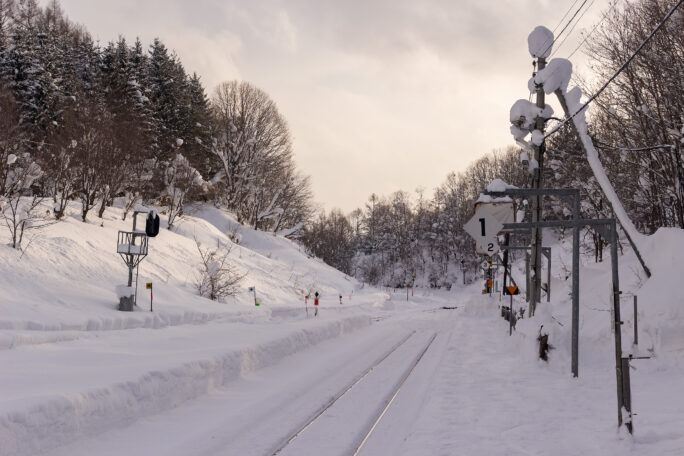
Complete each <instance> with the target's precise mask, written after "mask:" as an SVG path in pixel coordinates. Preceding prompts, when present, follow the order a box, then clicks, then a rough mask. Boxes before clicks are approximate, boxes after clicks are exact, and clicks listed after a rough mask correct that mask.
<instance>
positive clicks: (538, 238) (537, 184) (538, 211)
mask: <svg viewBox="0 0 684 456" xmlns="http://www.w3.org/2000/svg"><path fill="white" fill-rule="evenodd" d="M544 68H546V59H545V58H544V57H539V58H538V59H537V72H539V71H541V70H543V69H544ZM544 106H545V100H544V87H542V86H541V84H540V85H539V86H538V87H537V107H538V108H540V109H544ZM535 129H536V130H539V131H541V132H542V133H544V119H543V118H542V117H541V116H539V117H537V120H536V125H535ZM534 159H535V160H536V161H537V168H536V169H535V170H534V174H533V175H532V188H534V189H539V188H542V187H543V176H544V143H543V142H542V143H541V144H540V145H538V146H537V145H535V146H534ZM542 201H543V200H542V196H541V194H539V195H536V196H535V197H533V198H532V222H533V223H534V222H540V221H542V220H543V216H542ZM530 257H531V258H530V259H531V267H530V269H531V270H532V275H531V277H530V283H529V284H528V289H529V290H530V310H529V316H530V317H531V316H533V315H534V311H535V308H536V307H537V303H538V302H541V268H542V259H541V257H542V229H541V228H539V227H535V228H533V229H532V249H531V254H530Z"/></svg>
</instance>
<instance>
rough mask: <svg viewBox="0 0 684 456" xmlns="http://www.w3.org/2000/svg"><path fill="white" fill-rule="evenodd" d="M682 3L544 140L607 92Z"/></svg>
mask: <svg viewBox="0 0 684 456" xmlns="http://www.w3.org/2000/svg"><path fill="white" fill-rule="evenodd" d="M682 3H684V0H679V1H678V2H677V4H676V5H675V6H673V7H672V9H670V11H669V12H668V13H667V14H666V15H665V17H664V18H663V20H662V21H660V24H658V26H657V27H656V28H654V29H653V31H651V33H650V34H649V35H648V36H647V37H646V39H645V40H644V41H642V42H641V44H640V45H639V47H638V48H637V49H636V51H634V53H633V54H632V55H631V56H630V57H629V58H628V59H627V61H625V63H623V64H622V66H621V67H620V68H619V69H618V70H617V71H616V72H615V73H614V74H613V75H612V76H611V77H610V79H608V80H607V81H606V82H605V83H604V84H603V85H602V86H601V88H600V89H598V91H597V92H596V93H595V94H594V95H592V96H591V98H589V99H588V100H587V101H586V103H584V104H583V105H582V106H581V107H580V108H579V109H578V110H577V111H575V112H574V113H573V114H572V115H571V116H569V117H567V118H566V119H565V120H563V122H561V123H560V124H558V125H556V126H555V127H554V128H553V130H551V131H550V132H548V133H547V134H546V135H544V139H546V138H548V137H549V136H551V135H552V134H554V133H555V132H557V131H558V129H559V128H560V127H562V126H563V125H565V124H566V123H568V122H569V121H570V120H572V119H573V118H574V117H575V116H576V115H577V114H579V113H580V112H582V111H583V110H584V109H585V108H586V107H587V106H589V103H591V102H592V101H594V100H595V99H596V97H598V96H599V95H600V94H601V92H603V91H604V90H605V88H606V87H608V84H610V83H611V82H613V80H614V79H615V78H617V77H618V76H619V75H620V73H622V72H623V71H624V70H625V68H627V66H628V65H629V64H630V63H631V62H632V60H634V57H636V56H637V54H639V52H641V50H642V49H643V47H644V46H646V43H648V42H649V41H650V40H651V38H653V35H655V34H656V32H657V31H658V30H660V29H661V28H662V26H663V25H665V22H667V20H668V19H669V18H670V16H672V14H674V12H675V10H676V9H677V8H679V6H680V5H681V4H682Z"/></svg>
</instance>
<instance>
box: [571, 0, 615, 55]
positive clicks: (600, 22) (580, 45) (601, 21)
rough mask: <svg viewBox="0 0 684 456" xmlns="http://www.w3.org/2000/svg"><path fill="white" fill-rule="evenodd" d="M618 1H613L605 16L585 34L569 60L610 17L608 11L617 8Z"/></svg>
mask: <svg viewBox="0 0 684 456" xmlns="http://www.w3.org/2000/svg"><path fill="white" fill-rule="evenodd" d="M618 1H619V0H614V1H613V3H612V5H610V7H609V8H608V9H607V10H606V11H605V12H604V13H603V17H601V20H599V21H598V22H597V23H596V24H595V25H594V28H592V29H591V32H589V33H587V34H586V35H585V36H584V39H583V40H582V42H581V43H580V44H578V45H577V47H575V49H574V50H573V51H572V52H571V53H570V54H569V55H568V56H567V57H566V58H567V59H568V60H570V57H572V56H573V55H575V53H576V52H577V51H578V50H579V48H581V47H582V46H584V43H586V42H587V39H589V37H590V36H591V35H593V34H594V32H595V31H596V29H597V28H599V26H600V25H601V24H602V23H603V21H604V20H606V18H607V17H608V13H610V12H611V11H612V10H614V9H615V6H617V4H618Z"/></svg>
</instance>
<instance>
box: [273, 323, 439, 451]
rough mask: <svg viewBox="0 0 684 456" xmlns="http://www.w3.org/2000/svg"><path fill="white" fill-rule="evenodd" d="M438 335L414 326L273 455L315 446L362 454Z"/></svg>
mask: <svg viewBox="0 0 684 456" xmlns="http://www.w3.org/2000/svg"><path fill="white" fill-rule="evenodd" d="M436 336H437V334H436V333H419V334H416V333H415V331H414V332H412V333H410V334H409V335H407V336H406V337H405V338H403V339H402V340H400V341H399V342H398V343H397V344H395V345H394V346H393V347H392V348H391V349H390V350H388V351H387V352H386V353H385V354H384V355H383V356H382V357H381V358H379V359H378V360H377V361H376V362H375V363H373V364H372V365H371V366H370V367H368V368H367V369H366V370H365V371H364V372H363V373H362V374H360V375H359V376H358V377H356V378H355V379H354V380H353V381H352V382H350V383H349V384H348V385H347V386H346V387H345V388H343V389H342V390H340V391H339V392H338V393H337V394H335V395H334V396H333V397H332V398H331V399H330V400H328V401H327V402H326V403H325V404H324V405H323V406H322V407H320V408H319V409H318V410H317V411H316V412H315V413H314V414H312V415H311V416H310V418H309V419H307V420H306V422H305V423H304V424H302V425H301V426H299V427H297V429H296V430H295V431H294V432H292V433H291V434H290V436H289V437H288V438H287V439H285V440H283V441H282V443H281V444H279V445H278V446H277V448H276V449H275V450H274V451H273V452H272V453H271V454H273V455H274V456H275V455H279V456H285V455H288V454H293V455H294V454H306V453H307V451H308V450H312V451H313V450H315V451H316V452H317V453H319V454H330V455H332V454H344V455H348V454H353V455H358V454H359V452H360V450H361V449H362V447H363V446H364V444H365V443H366V442H367V441H368V439H369V438H370V436H371V435H372V434H373V431H374V430H375V429H376V427H377V425H378V423H379V422H380V421H381V420H382V418H383V417H384V416H385V413H386V412H387V410H388V409H389V408H390V406H391V405H392V403H393V402H394V400H395V398H396V397H397V395H398V394H399V392H400V391H401V389H402V387H403V386H404V383H406V380H407V379H408V378H409V376H410V375H411V374H412V373H413V371H414V370H415V368H416V366H417V365H418V363H419V362H420V360H421V359H422V358H423V355H425V353H426V352H427V351H428V349H429V348H430V346H431V345H432V343H433V342H434V340H435V338H436Z"/></svg>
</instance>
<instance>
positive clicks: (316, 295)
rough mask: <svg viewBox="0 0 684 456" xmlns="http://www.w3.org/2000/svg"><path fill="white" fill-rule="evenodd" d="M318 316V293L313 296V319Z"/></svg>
mask: <svg viewBox="0 0 684 456" xmlns="http://www.w3.org/2000/svg"><path fill="white" fill-rule="evenodd" d="M317 316H318V292H316V293H315V294H314V317H317Z"/></svg>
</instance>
